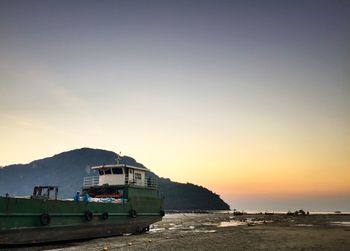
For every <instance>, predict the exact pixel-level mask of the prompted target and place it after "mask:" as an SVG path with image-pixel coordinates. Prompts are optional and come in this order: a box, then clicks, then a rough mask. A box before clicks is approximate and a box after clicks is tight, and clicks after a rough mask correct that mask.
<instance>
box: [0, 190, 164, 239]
mask: <svg viewBox="0 0 350 251" xmlns="http://www.w3.org/2000/svg"><path fill="white" fill-rule="evenodd" d="M126 192H127V194H128V199H127V202H126V203H119V204H118V203H98V202H82V201H81V202H74V201H66V200H45V199H25V198H4V197H0V245H13V244H15V245H18V244H32V243H42V242H56V241H66V240H79V239H89V238H96V237H106V236H113V235H121V234H123V233H138V232H142V231H144V230H145V229H146V228H147V227H149V225H151V224H152V223H154V222H157V221H160V220H161V219H162V216H164V211H163V200H162V199H160V198H159V197H158V195H157V193H156V191H154V190H147V189H138V188H132V187H128V188H126Z"/></svg>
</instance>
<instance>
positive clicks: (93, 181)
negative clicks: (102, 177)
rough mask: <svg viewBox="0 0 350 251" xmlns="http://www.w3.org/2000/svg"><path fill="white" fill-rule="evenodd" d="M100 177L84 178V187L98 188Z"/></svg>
mask: <svg viewBox="0 0 350 251" xmlns="http://www.w3.org/2000/svg"><path fill="white" fill-rule="evenodd" d="M98 184H99V176H87V177H84V181H83V187H93V186H98Z"/></svg>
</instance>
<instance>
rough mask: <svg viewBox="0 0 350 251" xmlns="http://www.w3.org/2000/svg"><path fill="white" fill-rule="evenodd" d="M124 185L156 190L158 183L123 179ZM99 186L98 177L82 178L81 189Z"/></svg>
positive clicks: (150, 180) (148, 179) (155, 180)
mask: <svg viewBox="0 0 350 251" xmlns="http://www.w3.org/2000/svg"><path fill="white" fill-rule="evenodd" d="M125 184H128V185H132V186H141V187H148V188H153V189H157V188H158V181H157V179H156V178H151V177H146V178H145V179H144V180H138V179H131V180H129V179H128V178H125ZM98 185H99V176H87V177H84V181H83V187H93V186H98Z"/></svg>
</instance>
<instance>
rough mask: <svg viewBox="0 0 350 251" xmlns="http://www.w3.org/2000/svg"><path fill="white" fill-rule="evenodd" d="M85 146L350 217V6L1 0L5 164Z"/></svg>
mask: <svg viewBox="0 0 350 251" xmlns="http://www.w3.org/2000/svg"><path fill="white" fill-rule="evenodd" d="M81 147H92V148H100V149H106V150H112V151H115V152H120V151H121V152H122V154H123V155H128V156H132V157H134V158H135V159H136V160H137V161H138V162H141V163H143V164H144V165H146V166H147V167H148V168H150V169H151V170H152V171H154V172H155V173H157V174H158V175H160V176H163V177H168V178H171V179H172V180H174V181H179V182H191V183H195V184H199V185H202V186H205V187H208V188H209V189H211V190H213V191H214V192H216V193H218V194H220V195H221V196H222V197H223V199H225V200H226V201H227V202H229V203H230V204H231V208H243V209H244V208H245V209H254V208H257V209H258V208H259V209H276V210H277V209H279V208H287V207H292V206H293V205H294V206H295V205H298V206H299V205H300V206H305V207H308V208H311V209H324V208H325V209H327V208H344V210H349V211H350V1H346V0H344V1H338V0H335V1H322V0H319V1H311V0H305V1H302V0H300V1H298V0H296V1H292V0H291V1H283V0H279V1H277V0H276V1H246V0H245V1H218V0H212V1H206V0H201V1H185V0H184V1H180V0H176V1H175V0H174V1H168V0H159V1H117V0H116V1H1V2H0V165H1V166H5V165H9V164H14V163H27V162H30V161H32V160H35V159H39V158H43V157H48V156H52V155H54V154H57V153H59V152H62V151H67V150H72V149H75V148H81ZM293 203H294V204H293ZM271 205H272V206H271Z"/></svg>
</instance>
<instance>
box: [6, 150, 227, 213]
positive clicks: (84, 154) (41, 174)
mask: <svg viewBox="0 0 350 251" xmlns="http://www.w3.org/2000/svg"><path fill="white" fill-rule="evenodd" d="M117 158H118V154H117V153H115V152H112V151H107V150H102V149H92V148H88V147H83V148H80V149H74V150H69V151H65V152H61V153H58V154H55V155H53V156H51V157H45V158H42V159H38V160H33V161H31V162H29V163H27V164H12V165H7V166H4V167H2V168H0V194H5V193H9V194H10V195H16V196H17V195H29V194H31V193H32V189H33V187H34V186H36V185H60V188H59V189H60V192H59V195H60V198H70V197H72V196H73V194H74V192H75V191H77V190H80V188H81V184H82V180H83V177H84V176H89V175H93V174H95V175H97V173H96V171H95V170H92V169H91V167H92V166H96V165H103V164H114V163H115V162H116V159H117ZM120 163H122V164H128V165H133V166H138V167H145V166H144V165H143V164H141V163H139V162H137V161H136V160H135V159H134V158H132V157H129V156H122V157H121V160H120ZM152 175H154V176H155V177H156V178H157V179H158V184H159V191H160V193H161V195H162V196H164V197H165V200H164V204H165V209H167V210H228V209H229V206H228V204H227V203H225V202H224V201H223V200H222V199H221V198H220V196H219V195H217V194H215V193H213V192H212V191H210V190H208V189H206V188H204V187H202V186H198V185H195V184H191V183H186V184H185V183H179V182H173V181H171V180H170V179H167V178H162V177H158V176H157V175H156V174H154V173H152Z"/></svg>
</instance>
